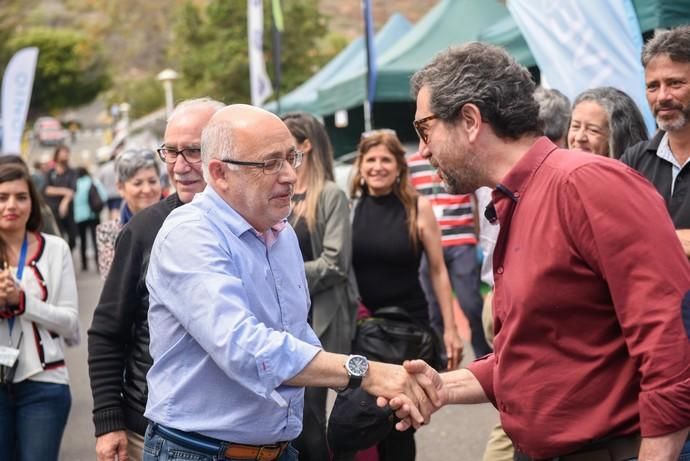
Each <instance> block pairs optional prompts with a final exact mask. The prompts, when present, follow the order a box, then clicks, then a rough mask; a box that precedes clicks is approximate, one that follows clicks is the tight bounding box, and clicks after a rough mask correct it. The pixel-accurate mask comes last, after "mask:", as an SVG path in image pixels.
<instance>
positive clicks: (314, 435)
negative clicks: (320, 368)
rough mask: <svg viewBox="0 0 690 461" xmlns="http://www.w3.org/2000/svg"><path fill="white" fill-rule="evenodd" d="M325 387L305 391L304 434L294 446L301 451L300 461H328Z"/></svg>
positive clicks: (295, 441) (309, 388)
mask: <svg viewBox="0 0 690 461" xmlns="http://www.w3.org/2000/svg"><path fill="white" fill-rule="evenodd" d="M327 396H328V389H327V388H325V387H307V388H305V390H304V417H303V418H302V433H301V434H300V435H299V437H297V438H296V439H295V440H294V441H293V442H292V445H293V446H294V447H295V448H296V449H297V450H298V451H299V459H300V461H328V460H329V459H330V455H329V453H328V441H327V440H326V398H327Z"/></svg>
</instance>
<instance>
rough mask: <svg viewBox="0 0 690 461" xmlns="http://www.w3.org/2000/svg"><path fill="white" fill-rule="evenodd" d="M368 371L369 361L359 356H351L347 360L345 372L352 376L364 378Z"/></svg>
mask: <svg viewBox="0 0 690 461" xmlns="http://www.w3.org/2000/svg"><path fill="white" fill-rule="evenodd" d="M368 369H369V361H368V360H367V359H366V357H363V356H361V355H351V356H350V358H348V360H347V371H348V372H349V373H350V375H352V376H357V377H360V378H361V377H364V375H366V374H367V370H368Z"/></svg>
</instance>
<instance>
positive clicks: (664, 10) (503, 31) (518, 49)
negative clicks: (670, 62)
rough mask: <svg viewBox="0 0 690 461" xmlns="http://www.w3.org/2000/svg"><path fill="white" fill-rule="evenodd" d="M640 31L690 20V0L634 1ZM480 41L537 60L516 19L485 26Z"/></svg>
mask: <svg viewBox="0 0 690 461" xmlns="http://www.w3.org/2000/svg"><path fill="white" fill-rule="evenodd" d="M633 6H634V7H635V12H636V13H637V19H638V20H639V22H640V30H641V31H642V33H645V32H649V31H652V30H654V29H662V28H669V27H675V26H679V25H682V24H688V23H689V22H690V0H633ZM479 40H481V41H483V42H487V43H493V44H494V45H499V46H502V47H504V48H505V49H506V50H508V52H509V53H510V54H511V55H512V56H513V57H514V58H515V59H517V60H518V62H520V64H522V65H524V66H527V67H531V66H534V65H536V61H535V60H534V57H533V56H532V53H531V52H530V49H529V47H528V46H527V42H526V41H525V38H524V37H523V36H522V33H521V32H520V29H519V28H518V25H517V24H516V23H515V20H514V19H513V18H512V17H511V16H508V17H506V18H504V19H502V20H501V21H500V22H498V23H496V24H494V25H493V26H490V27H488V28H486V29H484V30H483V31H482V32H481V33H480V34H479Z"/></svg>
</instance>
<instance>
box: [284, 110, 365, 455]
mask: <svg viewBox="0 0 690 461" xmlns="http://www.w3.org/2000/svg"><path fill="white" fill-rule="evenodd" d="M282 118H283V121H284V122H285V124H286V125H287V127H288V129H289V130H290V133H292V136H293V138H294V139H295V145H296V147H297V150H299V151H302V152H303V162H302V165H301V166H300V167H299V168H298V169H297V183H296V184H295V193H294V195H293V197H292V200H293V209H292V213H291V214H290V217H289V218H288V219H289V221H290V224H291V225H292V226H293V227H294V229H295V232H296V234H297V237H298V240H299V245H300V249H301V251H302V256H303V259H304V268H305V271H306V275H307V282H308V284H309V294H310V296H311V312H310V318H311V325H312V327H313V328H314V331H315V332H316V334H317V335H318V337H319V339H320V340H321V344H322V346H323V348H324V350H326V351H329V352H337V353H341V354H348V353H349V352H350V345H351V340H352V334H353V328H354V318H355V310H356V307H357V293H356V288H355V286H354V283H355V282H354V274H353V272H352V265H351V263H352V242H351V238H352V237H351V227H350V211H349V205H348V200H347V197H346V195H345V193H344V192H343V191H342V190H340V188H338V186H337V185H336V184H335V182H334V176H333V148H332V147H331V143H330V140H329V139H328V134H327V133H326V129H325V128H324V126H323V125H322V124H321V122H319V121H318V120H317V119H316V118H314V117H313V116H312V115H309V114H307V113H301V112H299V113H291V114H287V115H284V116H283V117H282ZM326 396H327V389H326V388H307V389H306V392H305V397H304V398H305V403H304V419H303V424H304V426H303V430H302V434H301V435H300V437H299V438H298V439H297V440H296V442H295V447H296V448H297V449H298V450H299V452H300V460H301V461H305V460H314V461H319V460H325V459H329V454H328V445H327V442H326Z"/></svg>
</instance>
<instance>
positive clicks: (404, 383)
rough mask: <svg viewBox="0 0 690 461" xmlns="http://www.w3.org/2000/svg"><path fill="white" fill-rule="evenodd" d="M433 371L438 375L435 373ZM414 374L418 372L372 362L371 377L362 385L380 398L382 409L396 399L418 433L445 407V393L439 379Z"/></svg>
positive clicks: (370, 364)
mask: <svg viewBox="0 0 690 461" xmlns="http://www.w3.org/2000/svg"><path fill="white" fill-rule="evenodd" d="M420 362H421V363H422V364H423V365H426V363H424V362H422V361H420ZM430 369H431V368H430ZM431 370H432V371H433V373H434V374H436V372H435V371H434V370H433V369H431ZM415 372H416V370H415V371H413V372H412V373H408V371H406V370H405V368H403V367H402V366H400V365H391V364H387V363H380V362H370V363H369V374H368V375H367V377H366V378H365V379H364V381H363V382H362V385H363V386H364V390H365V391H367V392H368V393H370V394H372V395H375V396H377V397H379V402H380V403H379V405H380V406H384V405H385V404H386V403H387V402H388V401H390V400H392V399H396V398H397V399H398V400H397V401H399V402H400V403H399V404H400V406H401V407H404V412H405V416H406V419H407V421H408V422H409V424H410V425H411V426H412V427H414V428H415V429H418V428H419V427H420V426H422V425H423V424H427V423H428V422H429V420H430V417H431V414H432V413H433V412H435V411H436V410H438V409H439V408H440V407H441V406H442V405H443V403H444V398H445V397H444V396H445V393H444V390H443V383H442V381H441V380H440V378H439V379H438V380H434V379H431V378H430V377H429V378H427V379H425V377H420V376H417V375H416V374H415ZM422 374H423V372H422ZM420 378H421V379H420ZM394 409H395V408H394Z"/></svg>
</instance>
